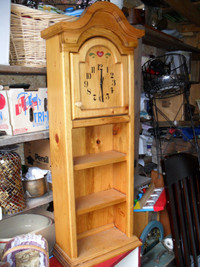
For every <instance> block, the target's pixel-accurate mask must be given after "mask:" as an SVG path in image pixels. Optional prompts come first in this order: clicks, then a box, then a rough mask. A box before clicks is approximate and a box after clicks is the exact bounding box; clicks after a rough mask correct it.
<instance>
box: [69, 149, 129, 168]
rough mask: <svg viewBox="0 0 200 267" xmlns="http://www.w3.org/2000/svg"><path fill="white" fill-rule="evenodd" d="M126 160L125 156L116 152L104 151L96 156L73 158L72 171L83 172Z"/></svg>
mask: <svg viewBox="0 0 200 267" xmlns="http://www.w3.org/2000/svg"><path fill="white" fill-rule="evenodd" d="M125 160H126V154H125V153H121V152H118V151H114V150H111V151H105V152H100V153H97V154H94V153H93V154H88V155H84V156H80V157H75V158H74V170H75V171H78V170H83V169H87V168H92V167H98V166H103V165H106V164H111V163H117V162H122V161H125Z"/></svg>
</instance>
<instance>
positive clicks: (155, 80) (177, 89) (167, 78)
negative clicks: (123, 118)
mask: <svg viewBox="0 0 200 267" xmlns="http://www.w3.org/2000/svg"><path fill="white" fill-rule="evenodd" d="M142 74H143V86H144V92H145V94H146V96H147V97H149V98H167V97H171V96H175V95H179V94H182V93H183V92H184V91H185V89H186V88H187V86H188V84H189V73H188V68H187V63H186V58H185V56H184V55H181V54H175V53H171V54H165V55H163V56H159V57H155V58H152V59H150V60H149V61H147V62H146V63H145V64H144V65H143V66H142Z"/></svg>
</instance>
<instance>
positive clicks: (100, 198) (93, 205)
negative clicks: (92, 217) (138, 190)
mask: <svg viewBox="0 0 200 267" xmlns="http://www.w3.org/2000/svg"><path fill="white" fill-rule="evenodd" d="M125 201H126V195H125V194H123V193H121V192H119V191H117V190H115V189H109V190H105V191H101V192H98V193H94V194H90V195H87V196H83V197H79V198H78V199H76V214H77V215H82V214H85V213H89V212H92V211H95V210H98V209H103V208H105V207H109V206H112V205H116V204H119V203H123V202H125Z"/></svg>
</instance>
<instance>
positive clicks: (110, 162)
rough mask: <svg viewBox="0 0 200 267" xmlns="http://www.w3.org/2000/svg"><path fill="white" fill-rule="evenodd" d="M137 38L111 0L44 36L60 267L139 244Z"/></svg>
mask: <svg viewBox="0 0 200 267" xmlns="http://www.w3.org/2000/svg"><path fill="white" fill-rule="evenodd" d="M142 35H143V31H141V30H138V29H135V28H133V27H132V26H131V25H130V24H129V23H128V21H127V20H126V18H125V16H124V14H123V12H122V11H121V10H120V9H119V8H118V7H117V6H115V5H114V4H112V3H110V2H96V3H95V4H93V5H91V6H90V7H89V8H88V9H87V10H86V11H85V13H84V14H83V15H82V17H80V18H79V19H78V20H76V21H73V22H60V23H57V24H55V25H53V26H51V27H49V28H48V29H46V30H44V31H43V32H42V37H43V38H44V39H46V46H47V82H48V107H49V116H50V147H51V163H52V177H53V200H54V216H55V231H56V245H55V247H54V255H55V256H56V257H57V258H58V259H59V260H60V261H61V262H62V263H63V264H64V266H68V265H69V266H93V265H95V264H98V263H100V262H103V261H105V260H107V259H109V258H113V257H115V256H117V255H119V254H122V253H124V252H127V251H129V250H132V249H134V248H136V247H138V246H140V245H141V243H140V241H139V239H138V238H137V237H136V236H134V233H133V199H134V198H133V191H134V190H133V188H134V179H133V177H134V69H133V66H134V48H136V46H137V42H138V38H140V37H142Z"/></svg>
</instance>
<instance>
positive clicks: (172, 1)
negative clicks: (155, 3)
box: [165, 0, 200, 26]
mask: <svg viewBox="0 0 200 267" xmlns="http://www.w3.org/2000/svg"><path fill="white" fill-rule="evenodd" d="M165 2H166V3H168V4H169V5H170V6H171V7H172V8H173V9H174V10H176V11H177V12H178V13H180V14H181V15H183V16H184V17H186V18H187V19H188V20H189V21H191V22H192V23H194V24H196V25H197V26H200V19H199V18H200V11H199V10H198V9H197V8H196V7H195V6H193V5H192V3H191V2H190V0H182V1H180V0H165Z"/></svg>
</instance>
